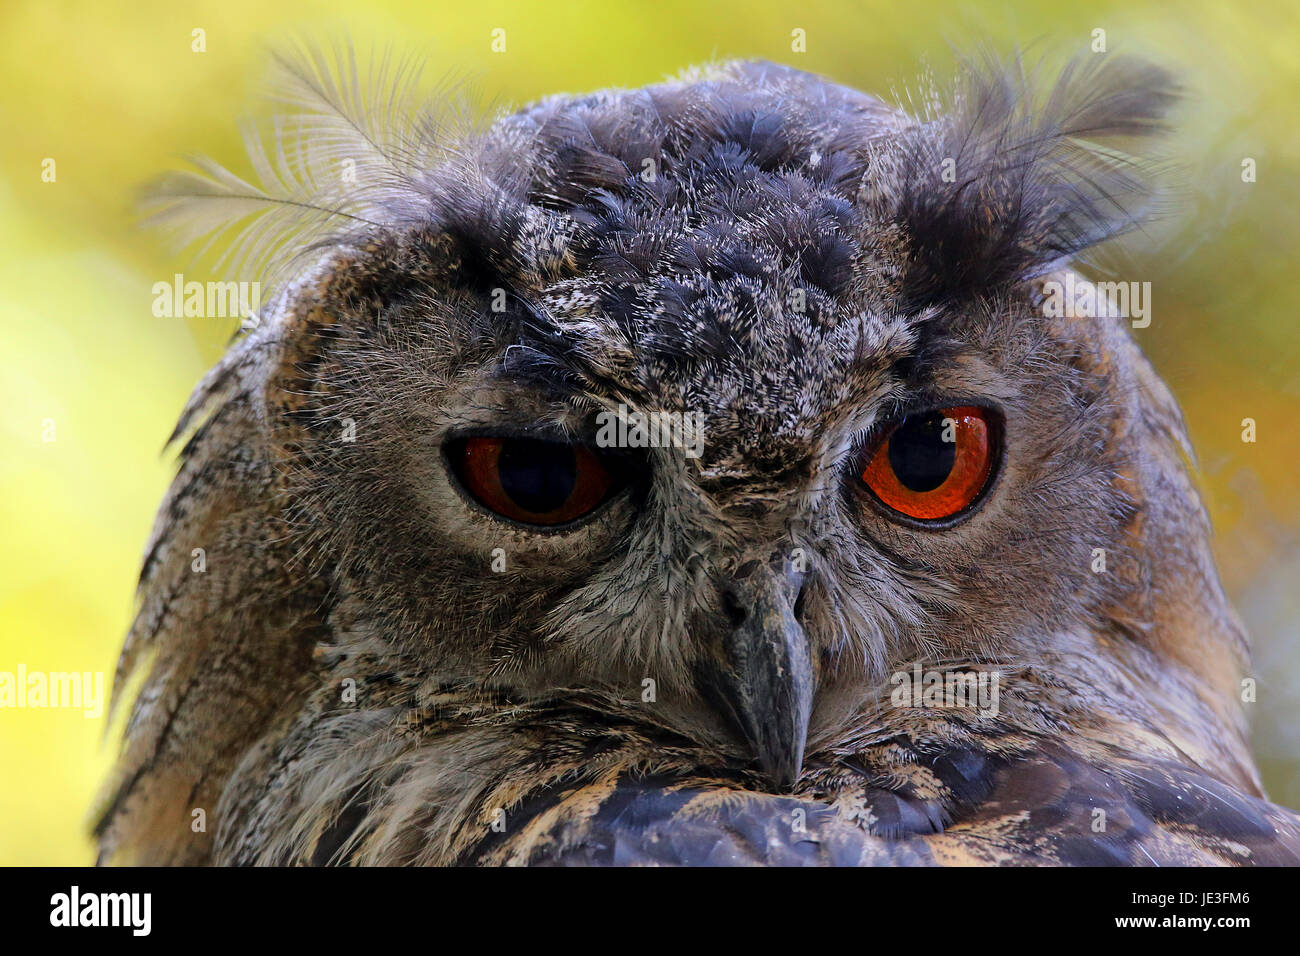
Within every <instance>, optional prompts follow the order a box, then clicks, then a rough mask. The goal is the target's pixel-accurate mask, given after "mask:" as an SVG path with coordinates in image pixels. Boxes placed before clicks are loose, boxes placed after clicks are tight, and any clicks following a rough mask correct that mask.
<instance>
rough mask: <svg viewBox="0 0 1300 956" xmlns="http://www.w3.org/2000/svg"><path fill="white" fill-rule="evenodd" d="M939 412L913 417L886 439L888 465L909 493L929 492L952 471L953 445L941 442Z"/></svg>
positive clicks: (941, 432) (941, 433)
mask: <svg viewBox="0 0 1300 956" xmlns="http://www.w3.org/2000/svg"><path fill="white" fill-rule="evenodd" d="M943 420H944V416H943V413H942V412H931V413H929V414H927V415H913V416H912V417H911V418H908V419H905V420H904V421H903V424H901V425H899V426H898V428H896V429H895V430H894V432H893V434H892V435H890V436H889V464H890V466H891V467H892V468H893V469H894V474H895V475H896V476H897V477H898V480H899V481H900V482H902V484H903V485H904V486H905V487H906V488H908V489H910V490H911V491H933V490H934V489H935V488H938V487H939V486H940V485H941V484H943V483H944V481H946V480H947V478H948V475H949V474H951V472H952V466H953V463H954V462H955V461H956V458H957V443H956V442H952V441H944V440H943V430H944V429H943Z"/></svg>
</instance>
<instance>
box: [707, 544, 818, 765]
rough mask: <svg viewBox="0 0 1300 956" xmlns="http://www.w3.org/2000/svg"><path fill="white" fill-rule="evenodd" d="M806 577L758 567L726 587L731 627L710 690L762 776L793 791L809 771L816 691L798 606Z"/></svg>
mask: <svg viewBox="0 0 1300 956" xmlns="http://www.w3.org/2000/svg"><path fill="white" fill-rule="evenodd" d="M803 579H804V575H803V574H802V573H801V572H795V571H791V570H789V569H788V568H787V567H785V562H784V561H780V562H774V563H773V565H771V566H768V567H762V566H759V565H758V563H757V562H751V563H749V564H747V565H745V566H743V567H742V568H741V569H740V571H738V572H737V574H736V575H735V576H734V578H733V579H732V580H730V581H728V582H727V583H726V584H725V585H724V587H723V601H724V605H725V607H726V611H727V614H728V616H729V618H730V624H731V628H730V630H729V631H728V632H727V634H726V637H725V638H724V640H723V642H722V647H721V651H722V654H721V658H722V659H721V661H720V662H718V663H717V664H716V665H715V666H714V667H712V668H711V669H710V670H711V673H709V675H708V679H707V681H706V686H707V687H708V690H709V691H710V696H711V697H712V698H713V699H714V700H715V701H716V702H717V704H718V705H719V706H720V709H721V710H722V711H723V712H724V713H726V714H727V715H728V716H730V718H731V719H732V721H733V723H734V724H735V725H736V727H737V729H738V730H739V731H740V732H741V734H742V735H743V736H744V737H745V739H746V740H747V741H748V742H749V744H750V746H751V747H752V748H753V751H754V754H755V755H756V756H757V757H758V763H759V766H760V767H761V768H762V770H763V773H764V774H765V775H766V776H767V777H768V779H769V780H771V781H772V783H773V784H775V785H776V786H777V787H778V788H780V789H783V790H788V789H789V788H790V787H791V786H793V785H794V782H795V781H796V780H797V779H798V778H799V774H800V772H801V771H802V769H803V754H804V746H805V744H806V743H807V739H808V718H809V715H810V714H811V713H812V703H813V695H814V693H815V690H816V686H815V681H814V677H813V670H812V664H811V658H810V654H809V650H808V639H807V637H806V636H805V635H804V631H803V628H802V627H801V626H800V625H799V622H798V621H797V620H796V619H795V613H794V607H795V605H796V603H797V602H798V599H799V594H800V592H801V591H802V589H803Z"/></svg>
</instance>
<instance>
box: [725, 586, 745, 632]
mask: <svg viewBox="0 0 1300 956" xmlns="http://www.w3.org/2000/svg"><path fill="white" fill-rule="evenodd" d="M722 610H723V612H724V613H725V614H726V615H727V620H729V621H730V622H731V626H732V627H740V625H742V624H744V623H745V619H746V618H747V617H749V610H748V609H747V608H746V607H745V606H744V605H743V604H741V603H740V601H739V599H737V597H736V595H735V592H733V591H731V590H730V589H727V590H724V591H723V592H722Z"/></svg>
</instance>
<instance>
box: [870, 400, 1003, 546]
mask: <svg viewBox="0 0 1300 956" xmlns="http://www.w3.org/2000/svg"><path fill="white" fill-rule="evenodd" d="M1000 425H1001V421H1000V419H999V417H998V416H997V413H996V412H994V411H992V410H991V409H987V408H979V407H978V406H975V405H954V406H951V407H948V408H940V409H936V410H934V411H930V412H922V413H920V414H917V415H909V416H908V417H907V418H905V419H903V420H902V421H901V422H898V423H896V424H894V425H892V426H890V427H887V428H886V429H885V430H884V431H883V432H882V433H881V435H880V436H879V437H878V438H877V439H876V440H875V441H874V442H873V443H872V444H870V445H868V446H867V448H866V450H865V452H864V454H863V457H862V459H861V461H862V462H863V465H862V470H861V473H860V476H861V481H862V483H863V484H864V485H866V486H867V488H868V489H870V490H871V493H872V494H874V495H875V496H876V498H878V499H879V500H880V501H881V502H882V503H883V504H884V505H886V506H887V507H889V508H892V509H893V510H894V511H897V512H898V513H899V514H902V515H906V516H907V517H909V518H914V519H916V520H917V521H939V520H942V519H944V518H951V517H953V516H954V515H956V514H959V513H960V512H962V511H965V510H966V509H967V508H969V507H971V505H973V504H974V503H975V502H976V501H977V500H979V497H980V494H981V493H982V492H983V491H984V489H985V487H986V486H987V485H988V482H989V477H990V476H991V475H992V473H993V468H994V465H995V464H996V463H997V461H996V459H997V456H998V454H999V447H998V445H999V437H1000Z"/></svg>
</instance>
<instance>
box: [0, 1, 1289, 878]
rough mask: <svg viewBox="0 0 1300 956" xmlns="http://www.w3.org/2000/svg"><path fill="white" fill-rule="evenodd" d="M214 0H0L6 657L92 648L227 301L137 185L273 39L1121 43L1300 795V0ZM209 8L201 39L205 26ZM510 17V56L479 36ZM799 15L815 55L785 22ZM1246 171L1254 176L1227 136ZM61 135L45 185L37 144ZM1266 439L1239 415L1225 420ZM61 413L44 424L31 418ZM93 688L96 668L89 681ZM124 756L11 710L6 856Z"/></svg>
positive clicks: (895, 63)
mask: <svg viewBox="0 0 1300 956" xmlns="http://www.w3.org/2000/svg"><path fill="white" fill-rule="evenodd" d="M1075 6H1076V5H1073V4H1062V3H1060V2H1059V0H1030V2H1017V3H1005V4H1003V3H982V4H979V5H978V6H977V5H975V4H972V3H963V2H947V3H927V2H924V0H914V2H910V3H899V2H897V0H871V2H859V3H854V2H815V0H805V2H799V3H773V2H763V0H731V2H722V3H712V4H710V3H701V2H675V0H658V2H655V3H627V4H620V3H613V2H608V0H607V2H599V3H598V2H586V3H562V2H530V3H519V4H510V3H501V2H495V0H474V2H470V3H467V2H465V0H410V2H407V0H354V2H351V3H343V2H308V0H277V2H276V3H273V4H272V3H266V2H263V0H214V2H189V0H167V2H156V3H135V4H129V3H128V4H105V3H97V2H85V3H71V2H50V0H43V2H37V0H30V2H26V0H23V2H16V0H7V2H5V3H4V4H3V5H0V135H2V136H3V146H2V147H0V368H2V369H3V371H0V438H2V440H0V530H2V532H3V548H0V670H7V671H11V672H12V671H14V670H16V668H17V666H18V664H19V663H23V664H25V665H26V666H27V667H28V668H29V669H33V670H36V669H39V670H45V671H63V670H78V671H85V670H92V671H103V672H104V673H105V681H106V684H107V682H108V681H109V680H110V679H111V675H112V670H113V665H114V661H115V658H116V655H117V651H118V649H119V647H120V644H121V640H122V637H123V635H124V633H125V631H126V628H127V626H128V624H129V621H130V618H131V615H132V612H133V587H134V583H135V577H136V572H137V566H138V562H139V560H140V556H141V551H142V548H143V545H144V542H145V539H146V537H147V535H148V532H149V528H150V524H151V522H152V518H153V513H154V509H155V507H156V506H157V503H158V501H159V499H160V497H161V495H162V494H163V491H164V489H165V488H166V485H167V483H168V481H169V479H170V477H171V474H172V470H173V463H172V458H171V455H170V453H168V452H164V450H163V449H162V443H163V441H164V439H165V437H166V436H167V434H168V433H169V431H170V429H171V427H172V425H173V423H174V421H175V418H176V415H177V413H178V411H179V410H180V408H181V405H182V404H183V402H184V400H185V398H186V396H187V395H188V393H189V391H190V389H191V388H192V387H193V385H194V384H195V382H196V381H197V380H198V378H199V377H200V375H201V374H202V373H203V371H204V370H205V369H206V368H207V367H208V366H209V365H210V364H211V363H212V362H213V361H214V360H215V359H216V358H217V356H218V355H219V354H220V353H221V350H222V348H223V346H224V344H225V343H226V341H227V340H228V339H229V337H230V335H231V333H232V332H233V330H234V326H235V321H234V320H214V319H188V320H187V319H159V318H155V317H154V316H153V314H152V309H151V303H152V294H151V286H152V285H153V283H155V282H158V281H165V280H168V279H170V277H171V276H172V274H173V273H174V272H177V271H185V272H186V277H187V278H191V279H193V278H197V279H200V280H204V279H207V278H219V277H218V276H216V275H205V274H201V273H196V272H195V271H194V270H193V269H191V268H190V266H191V263H190V262H189V260H188V259H186V258H185V257H184V256H178V255H177V254H175V253H174V252H173V251H171V250H169V249H167V248H166V247H165V245H164V244H162V243H161V242H159V241H157V240H156V239H154V238H153V237H151V236H149V235H147V234H144V233H142V232H141V231H140V230H139V229H138V228H137V227H136V225H135V218H134V215H133V211H132V204H133V200H134V196H135V194H136V191H137V189H138V187H139V186H140V184H141V183H143V182H144V181H146V180H148V179H149V178H151V177H152V176H154V175H155V174H157V173H158V172H160V171H162V170H165V169H168V168H172V167H174V166H175V165H176V164H177V163H178V160H179V157H180V156H182V155H183V154H187V153H191V152H199V153H207V154H209V155H212V156H214V157H216V158H217V159H218V160H220V161H221V162H223V163H225V164H227V165H231V166H232V167H233V168H234V169H236V170H237V171H241V172H243V171H247V166H246V164H244V163H243V162H242V160H241V156H242V153H241V147H240V144H239V138H238V135H237V132H236V119H237V118H238V117H239V116H240V115H242V114H246V113H249V112H250V111H251V112H253V113H254V114H256V113H257V111H258V110H259V109H260V108H261V104H260V103H259V99H258V93H259V91H260V89H261V86H262V81H263V80H264V78H265V75H266V71H265V67H266V63H267V58H266V50H267V48H268V45H274V44H277V43H280V42H282V41H284V40H285V39H286V38H289V37H292V36H294V35H301V34H303V33H304V32H305V33H307V34H309V35H311V36H316V37H337V36H345V35H346V36H351V37H352V39H353V42H354V43H355V45H356V46H357V47H358V49H359V50H361V51H362V52H364V51H366V50H368V49H370V48H371V47H384V46H386V45H389V44H393V45H395V46H396V47H397V48H398V49H402V50H411V51H415V52H418V53H422V54H424V55H425V56H427V58H428V61H429V73H430V74H432V75H433V76H441V75H444V74H449V75H452V76H466V77H469V78H470V79H471V80H472V82H473V84H474V86H475V88H476V89H478V90H479V91H481V92H482V93H483V94H484V95H485V96H486V97H488V98H489V99H491V100H494V101H495V102H497V103H499V104H501V105H509V104H522V103H524V102H527V101H528V100H530V99H532V98H535V97H537V96H539V95H543V94H546V93H552V92H560V91H565V92H580V91H586V90H591V89H595V88H598V87H601V86H607V85H625V86H635V85H641V84H644V83H647V82H653V81H656V80H659V79H661V78H663V77H664V76H665V75H666V74H670V73H674V72H676V71H677V70H679V69H681V68H682V67H685V66H687V65H690V64H694V63H698V62H701V61H705V60H708V59H712V58H722V57H730V56H746V57H765V58H769V59H773V60H778V61H781V62H786V63H791V64H794V65H797V66H799V67H802V68H804V69H808V70H812V71H816V72H820V73H824V74H827V75H829V76H831V77H833V78H835V79H837V80H839V81H841V82H844V83H847V84H850V85H854V86H858V87H860V88H865V89H867V90H871V91H875V92H880V93H885V94H888V92H889V91H890V89H891V88H896V87H899V86H901V85H903V84H907V83H909V82H911V81H912V80H913V79H914V78H915V76H916V75H917V73H918V68H919V64H920V63H921V62H922V61H928V62H929V63H930V64H931V65H933V67H934V69H935V70H936V72H937V73H938V74H939V75H940V76H942V75H944V73H945V72H946V71H947V70H949V69H950V67H951V66H952V63H953V62H954V56H953V50H954V49H956V50H962V49H969V48H970V46H971V45H972V43H973V42H975V41H987V42H989V43H991V44H992V45H993V46H994V47H995V48H997V49H1000V50H1010V49H1012V48H1013V47H1021V48H1027V49H1029V50H1030V51H1031V52H1033V53H1035V54H1037V53H1040V52H1041V53H1043V54H1046V55H1059V56H1061V57H1064V56H1068V55H1069V54H1071V53H1074V52H1080V51H1086V50H1087V49H1088V48H1089V45H1090V43H1091V42H1092V36H1093V34H1092V31H1094V30H1096V29H1104V30H1105V31H1106V36H1107V44H1108V48H1109V49H1110V50H1111V51H1112V52H1114V51H1128V52H1137V53H1146V54H1148V55H1152V56H1154V57H1156V58H1157V59H1160V60H1161V61H1163V62H1166V63H1168V64H1171V65H1173V66H1175V67H1176V68H1178V69H1179V70H1180V71H1181V72H1182V74H1183V77H1184V80H1185V82H1186V84H1187V86H1188V87H1189V89H1190V90H1191V92H1192V94H1193V97H1194V98H1193V100H1192V103H1191V105H1190V106H1189V107H1188V108H1187V109H1186V110H1184V114H1183V124H1182V132H1181V134H1180V135H1179V136H1178V137H1177V139H1176V141H1175V143H1174V150H1175V155H1176V157H1177V158H1178V160H1179V161H1180V162H1181V163H1182V165H1183V172H1184V175H1183V176H1182V177H1181V180H1182V183H1183V187H1182V189H1183V197H1182V198H1183V201H1182V207H1183V215H1182V217H1181V219H1180V220H1178V221H1177V222H1176V223H1173V224H1166V225H1163V226H1158V227H1155V228H1153V229H1152V231H1151V233H1150V234H1149V235H1148V236H1146V237H1143V241H1141V242H1138V243H1133V244H1130V246H1129V247H1128V251H1121V252H1120V253H1117V254H1115V255H1117V256H1118V262H1119V263H1120V266H1121V272H1120V275H1119V277H1123V278H1136V279H1139V280H1149V281H1151V282H1152V283H1153V288H1154V289H1155V296H1156V298H1155V302H1154V312H1153V321H1152V323H1151V326H1150V328H1147V329H1145V330H1142V331H1140V332H1138V333H1136V334H1137V335H1138V336H1139V337H1140V341H1141V343H1142V345H1143V346H1144V347H1145V348H1146V350H1147V352H1148V354H1150V355H1151V356H1152V358H1153V359H1154V361H1155V364H1156V366H1157V367H1158V368H1159V370H1160V371H1161V373H1162V374H1163V375H1164V376H1165V378H1166V379H1167V380H1168V381H1169V383H1170V384H1171V386H1172V387H1173V389H1174V392H1175V393H1176V394H1177V396H1178V398H1179V399H1180V400H1181V401H1182V404H1183V407H1184V409H1185V411H1186V414H1187V417H1188V420H1189V422H1190V427H1191V432H1192V436H1193V439H1194V440H1195V442H1196V444H1197V447H1198V449H1199V455H1200V465H1201V469H1202V479H1203V483H1204V493H1205V495H1206V498H1207V501H1208V502H1209V505H1210V508H1211V510H1212V512H1213V516H1214V520H1215V523H1216V531H1217V543H1216V547H1217V553H1218V558H1219V565H1220V568H1221V570H1222V573H1223V577H1224V579H1225V582H1226V584H1227V587H1228V589H1229V591H1230V593H1231V594H1232V595H1233V597H1234V599H1235V600H1236V601H1237V604H1238V607H1239V608H1240V610H1241V612H1242V614H1243V616H1244V618H1245V619H1246V621H1247V624H1248V625H1249V627H1250V628H1251V630H1252V632H1253V634H1254V637H1255V642H1256V658H1257V664H1256V674H1257V675H1258V677H1259V681H1260V696H1259V701H1258V703H1256V704H1255V705H1253V707H1252V711H1251V713H1252V718H1253V726H1254V733H1255V738H1256V747H1257V753H1258V756H1259V760H1260V764H1261V766H1262V768H1263V772H1264V776H1265V778H1266V782H1267V784H1268V786H1269V788H1270V791H1271V793H1272V795H1273V797H1274V798H1275V799H1277V800H1278V801H1279V802H1282V803H1285V804H1287V805H1289V806H1292V807H1300V728H1297V726H1296V724H1297V718H1300V652H1298V651H1297V637H1300V634H1298V633H1297V621H1300V504H1297V500H1298V496H1300V471H1298V469H1300V415H1298V414H1297V409H1300V322H1298V320H1297V317H1296V306H1295V304H1294V299H1295V296H1294V294H1293V293H1294V289H1295V276H1296V262H1295V256H1296V252H1297V248H1298V243H1297V238H1300V125H1298V124H1297V122H1296V120H1297V106H1298V105H1300V12H1298V10H1300V8H1298V7H1297V5H1296V4H1295V3H1294V0H1279V2H1269V0H1253V2H1251V3H1249V4H1225V3H1222V2H1205V3H1183V4H1180V3H1171V2H1168V0H1151V2H1146V0H1142V2H1139V0H1120V2H1106V0H1101V2H1093V3H1090V4H1088V5H1087V6H1088V9H1087V10H1086V11H1083V10H1078V9H1075ZM195 28H202V29H203V30H204V31H205V32H206V52H204V53H194V52H192V50H191V43H192V31H193V30H194V29H195ZM495 28H504V29H505V30H506V38H507V44H506V52H504V53H493V52H492V51H491V49H490V40H491V31H492V30H493V29H495ZM796 29H802V30H804V31H806V38H807V39H806V43H807V48H806V52H803V53H796V52H793V50H792V31H793V30H796ZM1246 157H1249V158H1253V159H1254V160H1256V163H1257V169H1258V179H1257V182H1254V183H1243V182H1242V179H1241V162H1242V160H1243V158H1246ZM47 158H53V159H54V160H55V161H56V164H57V165H56V175H57V179H56V181H55V182H52V183H51V182H43V181H42V177H41V173H42V162H43V161H44V160H45V159H47ZM1246 417H1251V418H1254V419H1255V420H1256V422H1257V428H1258V440H1257V442H1256V443H1254V444H1245V443H1243V442H1242V441H1241V421H1242V419H1243V418H1246ZM47 419H53V421H54V423H55V436H54V437H55V440H54V441H45V440H43V438H44V437H48V435H46V434H43V433H44V432H45V423H46V420H47ZM106 689H107V687H106ZM112 756H113V735H112V733H109V734H108V736H107V737H106V736H105V726H104V721H103V720H102V719H101V720H88V719H86V718H84V717H83V716H82V714H81V713H80V712H77V711H69V710H0V863H4V864H18V863H27V864H80V863H87V862H90V860H91V859H92V853H91V846H90V841H89V838H88V836H87V815H88V811H89V808H90V807H91V805H92V803H93V800H94V797H95V794H96V791H97V788H98V784H99V781H100V780H102V778H103V776H104V774H105V772H106V770H107V769H108V766H109V764H110V762H111V759H112Z"/></svg>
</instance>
